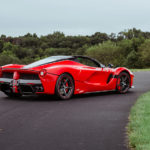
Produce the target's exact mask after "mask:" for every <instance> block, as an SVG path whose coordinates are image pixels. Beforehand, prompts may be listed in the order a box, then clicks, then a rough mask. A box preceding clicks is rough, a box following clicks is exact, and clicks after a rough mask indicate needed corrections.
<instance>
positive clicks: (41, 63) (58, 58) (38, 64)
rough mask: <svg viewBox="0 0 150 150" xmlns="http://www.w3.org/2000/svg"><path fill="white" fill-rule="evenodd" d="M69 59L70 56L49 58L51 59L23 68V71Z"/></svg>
mask: <svg viewBox="0 0 150 150" xmlns="http://www.w3.org/2000/svg"><path fill="white" fill-rule="evenodd" d="M69 58H72V57H71V56H51V57H48V58H44V59H42V60H39V61H36V62H34V63H32V64H29V65H26V66H24V67H23V69H28V68H33V67H37V66H41V65H44V64H48V63H51V62H55V61H60V60H64V59H69Z"/></svg>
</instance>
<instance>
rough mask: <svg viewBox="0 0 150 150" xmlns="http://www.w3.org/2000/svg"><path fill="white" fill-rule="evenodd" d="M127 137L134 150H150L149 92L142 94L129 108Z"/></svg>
mask: <svg viewBox="0 0 150 150" xmlns="http://www.w3.org/2000/svg"><path fill="white" fill-rule="evenodd" d="M128 138H129V145H130V147H131V148H133V149H134V150H150V92H148V93H146V94H143V95H142V96H141V97H140V98H139V99H138V101H137V102H136V104H135V105H134V106H133V107H132V109H131V113H130V116H129V124H128Z"/></svg>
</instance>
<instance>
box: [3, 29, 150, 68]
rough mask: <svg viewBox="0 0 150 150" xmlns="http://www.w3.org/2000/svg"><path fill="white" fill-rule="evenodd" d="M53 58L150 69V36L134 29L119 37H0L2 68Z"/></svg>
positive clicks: (99, 34)
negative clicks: (68, 57) (76, 57)
mask: <svg viewBox="0 0 150 150" xmlns="http://www.w3.org/2000/svg"><path fill="white" fill-rule="evenodd" d="M52 55H86V56H90V57H93V58H95V59H97V60H99V61H100V62H101V63H103V64H105V65H107V64H108V63H112V64H114V66H116V67H117V66H125V67H128V68H148V67H150V32H143V31H141V30H139V29H136V28H133V29H128V30H124V31H121V32H119V33H118V34H114V33H111V34H106V33H101V32H96V33H94V34H93V35H90V36H88V35H87V36H81V35H79V36H66V35H65V34H64V33H62V32H54V33H52V34H48V35H45V36H40V37H38V36H37V35H36V34H35V33H34V34H30V33H28V34H26V35H24V36H18V37H11V36H6V35H1V36H0V65H1V66H2V65H5V64H12V63H15V64H16V63H18V64H28V63H31V62H34V61H36V60H39V59H42V58H45V57H49V56H52Z"/></svg>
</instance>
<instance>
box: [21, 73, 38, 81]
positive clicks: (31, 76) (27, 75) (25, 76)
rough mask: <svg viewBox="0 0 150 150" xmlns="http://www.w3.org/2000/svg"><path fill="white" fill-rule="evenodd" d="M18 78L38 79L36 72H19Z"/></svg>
mask: <svg viewBox="0 0 150 150" xmlns="http://www.w3.org/2000/svg"><path fill="white" fill-rule="evenodd" d="M20 79H24V80H40V78H39V75H38V74H26V73H21V74H20Z"/></svg>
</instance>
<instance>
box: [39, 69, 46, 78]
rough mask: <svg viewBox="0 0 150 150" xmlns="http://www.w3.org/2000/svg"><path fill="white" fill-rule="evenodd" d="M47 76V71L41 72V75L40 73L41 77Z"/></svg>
mask: <svg viewBox="0 0 150 150" xmlns="http://www.w3.org/2000/svg"><path fill="white" fill-rule="evenodd" d="M46 74H47V71H46V70H45V69H43V70H41V71H40V73H39V75H40V76H41V77H44V76H45V75H46Z"/></svg>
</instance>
